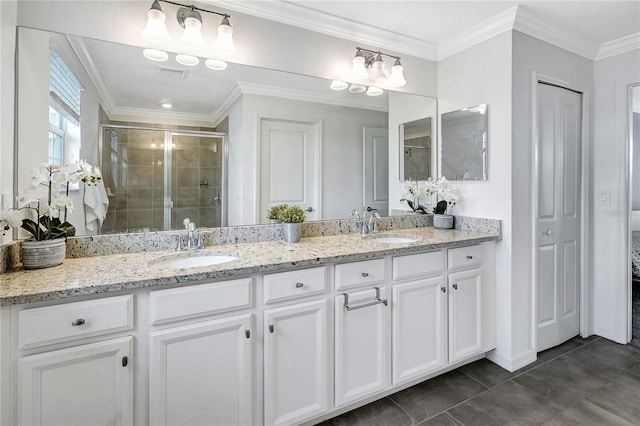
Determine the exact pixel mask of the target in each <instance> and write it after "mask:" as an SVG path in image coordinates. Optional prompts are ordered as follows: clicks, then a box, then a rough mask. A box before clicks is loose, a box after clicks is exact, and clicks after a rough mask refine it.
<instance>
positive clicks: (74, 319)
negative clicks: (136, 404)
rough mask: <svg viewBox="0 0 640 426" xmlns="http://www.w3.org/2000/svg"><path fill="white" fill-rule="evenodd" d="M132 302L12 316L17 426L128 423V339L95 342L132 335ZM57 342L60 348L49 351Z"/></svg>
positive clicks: (24, 311) (120, 298)
mask: <svg viewBox="0 0 640 426" xmlns="http://www.w3.org/2000/svg"><path fill="white" fill-rule="evenodd" d="M132 300H133V299H132V296H131V295H128V296H117V297H110V298H103V299H97V300H87V301H82V302H72V303H64V304H59V305H53V306H45V307H36V308H30V309H19V308H18V309H16V310H14V311H13V315H12V318H13V320H15V321H16V322H17V341H18V349H19V350H18V352H17V353H18V358H17V360H16V364H17V368H16V375H17V387H16V389H17V393H16V402H17V417H18V419H17V423H18V424H23V425H53V424H60V425H62V424H64V425H86V424H109V425H131V424H133V374H134V373H133V365H132V361H133V359H132V350H133V338H132V337H131V336H130V335H126V336H123V337H119V338H113V337H110V338H108V337H106V338H101V340H99V341H95V340H96V339H95V337H96V336H101V335H106V334H111V333H115V332H118V331H125V332H126V331H127V330H130V329H131V328H132V313H133V312H132V311H133V305H132ZM91 338H94V339H92V343H87V342H88V341H89V340H88V339H91ZM60 343H66V346H67V347H66V348H62V349H55V350H51V349H50V348H51V347H52V346H51V345H54V344H58V346H60ZM32 348H37V349H36V350H35V351H34V350H29V349H32ZM27 353H29V355H27Z"/></svg>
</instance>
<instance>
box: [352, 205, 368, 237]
mask: <svg viewBox="0 0 640 426" xmlns="http://www.w3.org/2000/svg"><path fill="white" fill-rule="evenodd" d="M366 212H367V211H366V210H364V209H362V217H360V214H359V213H358V210H355V209H353V210H352V211H351V216H353V217H355V218H356V228H359V229H360V233H361V234H368V233H369V228H368V225H367V222H366V221H365V219H366V218H365V215H366Z"/></svg>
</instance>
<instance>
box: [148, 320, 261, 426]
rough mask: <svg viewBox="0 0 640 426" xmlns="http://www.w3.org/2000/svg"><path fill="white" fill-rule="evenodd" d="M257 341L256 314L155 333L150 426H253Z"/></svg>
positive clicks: (151, 375)
mask: <svg viewBox="0 0 640 426" xmlns="http://www.w3.org/2000/svg"><path fill="white" fill-rule="evenodd" d="M252 339H253V337H252V336H251V314H244V315H238V316H233V317H229V318H222V319H217V320H210V321H203V322H198V323H195V324H190V325H185V326H181V327H173V328H169V329H166V330H161V331H155V332H152V333H151V335H150V360H149V361H150V365H149V390H150V395H149V422H150V424H152V425H154V426H156V425H177V424H179V425H204V424H206V425H221V426H222V425H224V426H228V425H244V424H251V423H252V421H253V417H252V409H253V398H252V395H253V392H252V379H253V369H252V350H251V349H252V343H251V342H252Z"/></svg>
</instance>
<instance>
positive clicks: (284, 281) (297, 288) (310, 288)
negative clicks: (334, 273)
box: [264, 267, 327, 303]
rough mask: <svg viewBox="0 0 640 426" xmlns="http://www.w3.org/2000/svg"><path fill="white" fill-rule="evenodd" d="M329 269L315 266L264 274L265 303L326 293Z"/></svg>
mask: <svg viewBox="0 0 640 426" xmlns="http://www.w3.org/2000/svg"><path fill="white" fill-rule="evenodd" d="M326 275H327V269H326V268H325V267H322V268H313V269H304V270H302V271H291V272H282V273H279V274H270V275H265V276H264V303H274V302H278V301H280V300H287V299H295V298H298V297H305V296H310V295H313V294H321V293H324V291H325V289H326V282H327V280H326Z"/></svg>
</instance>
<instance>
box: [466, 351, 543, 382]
mask: <svg viewBox="0 0 640 426" xmlns="http://www.w3.org/2000/svg"><path fill="white" fill-rule="evenodd" d="M540 364H542V362H540V361H535V362H532V363H531V364H529V365H527V366H525V367H523V368H521V369H519V370H516V371H514V372H513V373H511V372H509V371H508V370H505V369H504V368H502V367H500V366H499V365H497V364H494V363H493V362H491V361H489V360H488V359H486V358H483V359H481V360H478V361H476V362H472V363H471V364H467V365H464V366H462V367H460V368H459V369H458V370H460V371H462V372H463V373H465V374H467V375H469V376H471V377H473V378H474V379H476V380H477V381H479V382H480V383H482V384H484V385H486V386H488V387H490V388H492V387H494V386H496V385H499V384H500V383H504V382H506V381H507V380H509V379H511V378H513V377H515V376H517V375H519V374H522V373H524V372H525V371H528V370H531V369H532V368H535V367H537V366H539V365H540Z"/></svg>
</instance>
